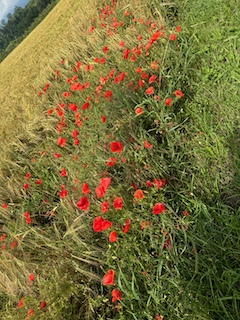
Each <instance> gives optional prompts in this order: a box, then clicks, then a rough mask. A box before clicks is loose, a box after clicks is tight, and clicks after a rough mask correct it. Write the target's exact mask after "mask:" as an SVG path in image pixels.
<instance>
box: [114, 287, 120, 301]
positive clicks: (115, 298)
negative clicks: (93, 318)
mask: <svg viewBox="0 0 240 320" xmlns="http://www.w3.org/2000/svg"><path fill="white" fill-rule="evenodd" d="M121 294H122V291H120V290H119V291H117V289H114V290H113V291H112V296H113V298H112V302H115V301H116V300H121Z"/></svg>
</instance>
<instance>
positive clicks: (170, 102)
mask: <svg viewBox="0 0 240 320" xmlns="http://www.w3.org/2000/svg"><path fill="white" fill-rule="evenodd" d="M165 103H166V105H168V106H169V107H170V106H171V104H172V98H167V99H166V100H165Z"/></svg>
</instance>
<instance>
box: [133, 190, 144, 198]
mask: <svg viewBox="0 0 240 320" xmlns="http://www.w3.org/2000/svg"><path fill="white" fill-rule="evenodd" d="M134 198H137V199H140V200H142V199H143V198H144V195H143V192H142V190H141V189H138V190H137V191H136V192H135V193H134Z"/></svg>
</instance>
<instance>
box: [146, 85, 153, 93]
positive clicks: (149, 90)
mask: <svg viewBox="0 0 240 320" xmlns="http://www.w3.org/2000/svg"><path fill="white" fill-rule="evenodd" d="M146 94H149V95H150V94H154V91H153V87H150V88H148V89H147V90H146Z"/></svg>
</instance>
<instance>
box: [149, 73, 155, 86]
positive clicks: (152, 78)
mask: <svg viewBox="0 0 240 320" xmlns="http://www.w3.org/2000/svg"><path fill="white" fill-rule="evenodd" d="M155 79H157V76H155V75H153V76H151V77H150V78H149V84H151V83H152V82H153V81H154V80H155Z"/></svg>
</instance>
